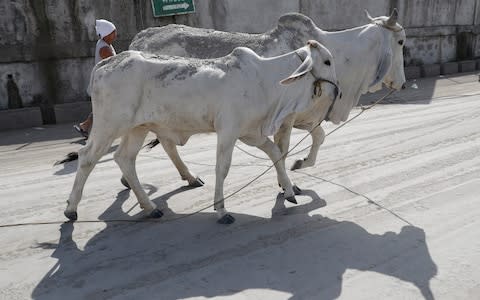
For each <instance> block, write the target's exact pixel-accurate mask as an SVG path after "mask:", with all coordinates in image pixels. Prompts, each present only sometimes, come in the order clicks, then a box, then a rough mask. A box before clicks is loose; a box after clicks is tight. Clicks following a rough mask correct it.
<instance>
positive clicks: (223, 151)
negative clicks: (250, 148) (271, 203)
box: [213, 133, 235, 224]
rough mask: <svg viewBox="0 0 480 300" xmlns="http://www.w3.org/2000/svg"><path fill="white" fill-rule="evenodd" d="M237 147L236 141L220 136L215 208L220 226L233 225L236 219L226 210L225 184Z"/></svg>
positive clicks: (216, 170) (218, 141)
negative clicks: (234, 149) (234, 150)
mask: <svg viewBox="0 0 480 300" xmlns="http://www.w3.org/2000/svg"><path fill="white" fill-rule="evenodd" d="M234 146H235V139H234V138H231V135H228V134H224V135H222V134H220V133H219V134H218V140H217V162H216V167H215V196H214V198H213V199H214V202H213V207H214V208H215V210H216V211H217V215H218V221H217V223H219V224H232V223H233V222H235V218H234V217H233V216H232V215H230V214H229V213H228V212H227V210H226V209H225V204H224V195H223V184H224V182H225V178H226V177H227V174H228V171H229V169H230V165H231V163H232V153H233V148H234Z"/></svg>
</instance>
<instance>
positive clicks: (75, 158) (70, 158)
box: [53, 152, 78, 166]
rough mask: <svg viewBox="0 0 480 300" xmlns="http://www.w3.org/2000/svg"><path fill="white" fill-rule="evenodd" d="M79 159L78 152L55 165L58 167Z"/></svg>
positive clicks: (72, 153) (70, 154)
mask: <svg viewBox="0 0 480 300" xmlns="http://www.w3.org/2000/svg"><path fill="white" fill-rule="evenodd" d="M77 159H78V152H70V153H68V154H67V155H66V156H65V158H63V159H61V160H57V161H56V162H55V163H54V164H53V165H54V166H57V165H60V164H64V163H66V162H69V161H74V160H77Z"/></svg>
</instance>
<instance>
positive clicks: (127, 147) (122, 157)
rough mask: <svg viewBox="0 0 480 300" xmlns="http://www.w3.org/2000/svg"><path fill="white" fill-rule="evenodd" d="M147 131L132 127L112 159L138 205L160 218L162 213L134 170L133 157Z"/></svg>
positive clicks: (154, 216) (152, 215)
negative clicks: (151, 199)
mask: <svg viewBox="0 0 480 300" xmlns="http://www.w3.org/2000/svg"><path fill="white" fill-rule="evenodd" d="M147 133H148V129H146V128H143V127H137V128H134V129H132V130H131V131H130V132H129V133H128V134H127V135H125V136H123V137H122V141H121V142H120V146H119V147H118V149H117V151H116V152H115V154H114V159H115V162H116V163H117V164H118V166H119V167H120V170H122V173H123V178H125V180H126V181H127V183H128V185H129V186H130V187H131V189H132V191H133V192H134V193H135V196H136V197H137V200H138V203H140V207H141V208H143V209H144V210H145V212H146V213H148V214H149V215H150V216H151V217H153V218H160V217H161V216H162V215H163V213H162V212H161V211H160V210H159V209H157V205H155V203H153V202H152V201H150V199H149V198H148V195H147V193H146V192H145V191H144V190H143V188H142V186H141V185H140V181H139V180H138V177H137V172H136V170H135V159H136V158H137V154H138V151H140V149H141V147H142V143H143V141H144V140H145V136H146V135H147Z"/></svg>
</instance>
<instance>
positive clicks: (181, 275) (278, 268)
mask: <svg viewBox="0 0 480 300" xmlns="http://www.w3.org/2000/svg"><path fill="white" fill-rule="evenodd" d="M147 188H148V187H147ZM184 190H185V187H182V188H178V189H176V190H174V191H172V192H170V193H168V194H165V195H163V196H160V197H158V198H156V199H155V201H156V202H157V204H158V205H159V206H162V207H164V212H165V213H166V214H165V216H164V219H166V220H172V219H173V218H178V217H183V216H185V215H182V214H176V213H174V212H173V211H171V210H170V209H169V208H168V204H167V202H166V200H167V199H168V198H170V197H171V196H172V195H174V194H176V193H181V192H183V191H184ZM129 195H130V192H129V191H128V190H125V191H122V192H120V193H119V194H118V195H117V198H116V200H115V201H114V203H113V204H112V205H111V206H110V207H109V208H108V209H107V210H106V211H105V212H104V213H103V214H102V215H101V216H100V219H102V220H106V219H111V218H119V217H121V218H123V219H139V218H141V216H140V214H138V215H135V216H128V215H127V214H126V213H125V212H123V211H122V204H123V203H124V202H125V200H126V199H128V197H129ZM304 195H305V196H307V197H309V198H311V199H312V200H311V201H310V202H308V203H306V204H303V205H298V206H294V207H290V208H286V207H285V205H284V199H283V197H282V196H280V195H279V196H277V199H276V202H275V206H274V207H273V209H272V212H273V217H272V218H261V217H256V216H251V215H247V214H234V216H235V218H236V219H237V222H236V223H235V224H233V225H231V226H221V225H218V224H216V223H215V220H216V214H215V213H211V212H205V213H199V214H196V215H193V216H189V217H187V218H184V219H182V220H177V221H175V222H165V220H164V221H161V222H148V223H128V224H125V223H106V227H105V228H104V229H103V230H101V231H100V232H98V233H96V234H95V235H94V236H93V237H92V238H90V239H89V240H88V242H87V243H86V244H85V246H84V247H83V248H81V247H79V246H78V245H77V243H76V242H75V238H74V237H75V235H74V234H73V232H74V228H75V227H76V226H79V227H80V226H85V225H83V224H75V223H64V224H62V225H61V226H60V229H59V230H60V239H59V242H58V244H49V243H41V244H39V247H42V248H49V249H55V251H54V252H53V254H52V257H54V258H56V259H57V260H58V261H57V263H56V264H55V266H53V267H52V268H51V270H50V271H49V272H48V273H47V274H45V276H44V277H43V279H42V280H41V281H40V282H39V284H38V285H37V286H36V288H35V289H34V291H33V293H32V297H33V298H34V299H49V300H51V299H65V298H75V299H76V298H82V299H106V298H107V299H108V298H113V297H115V296H117V297H118V298H122V297H125V295H127V297H128V296H130V297H132V295H135V298H137V299H141V298H142V296H141V294H139V293H150V294H146V295H150V297H147V296H146V295H145V296H144V297H147V298H151V299H179V298H188V297H199V296H203V297H214V296H223V295H232V294H236V293H238V292H241V291H244V290H247V289H270V290H277V291H283V292H287V293H290V294H292V297H291V298H290V299H305V297H308V295H312V293H313V294H321V299H336V298H337V297H338V296H339V295H340V294H341V291H342V279H343V278H342V277H343V275H344V273H345V272H346V271H347V270H349V269H354V270H361V271H370V272H377V273H380V274H383V275H387V276H391V277H394V278H398V279H400V280H403V281H405V282H410V283H412V284H414V285H415V286H416V287H417V288H418V289H419V290H420V291H421V293H422V294H423V296H424V298H425V299H428V300H430V299H433V296H432V293H431V291H430V287H429V283H430V280H431V279H432V277H433V276H435V274H436V273H437V267H436V265H435V263H434V262H433V261H432V258H431V256H430V253H429V250H428V246H427V244H426V241H425V232H424V231H423V230H422V229H421V228H417V227H414V226H404V227H403V228H402V230H401V231H400V232H399V233H395V232H385V233H384V234H371V233H369V232H367V231H366V230H365V229H363V228H362V227H361V226H359V225H357V224H355V223H353V222H348V221H337V220H334V219H330V218H325V217H322V216H320V215H312V216H310V215H309V213H310V212H311V211H313V210H315V209H318V208H321V207H324V206H325V205H326V203H325V201H324V200H323V199H321V198H320V197H319V196H318V195H317V194H316V193H315V192H314V191H311V190H304ZM301 197H304V196H301ZM302 199H303V198H302ZM84 231H85V230H84ZM84 231H83V232H82V235H83V234H84ZM129 292H131V294H128V293H129ZM309 292H310V293H309ZM319 297H320V295H319Z"/></svg>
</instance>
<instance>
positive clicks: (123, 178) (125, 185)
mask: <svg viewBox="0 0 480 300" xmlns="http://www.w3.org/2000/svg"><path fill="white" fill-rule="evenodd" d="M120 182H121V183H122V184H123V186H124V187H126V188H127V189H130V185H129V184H128V182H127V180H126V179H125V177H123V176H122V178H121V179H120Z"/></svg>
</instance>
